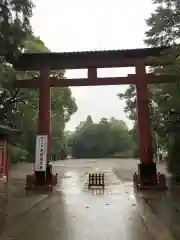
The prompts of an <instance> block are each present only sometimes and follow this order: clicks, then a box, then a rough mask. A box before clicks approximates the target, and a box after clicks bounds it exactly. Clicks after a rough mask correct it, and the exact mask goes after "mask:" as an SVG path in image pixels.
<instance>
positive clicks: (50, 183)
mask: <svg viewBox="0 0 180 240" xmlns="http://www.w3.org/2000/svg"><path fill="white" fill-rule="evenodd" d="M57 177H58V175H57V174H55V175H53V174H52V167H51V166H48V167H47V169H46V171H44V172H35V173H34V174H32V175H27V176H26V185H25V188H26V190H40V191H41V190H42V191H52V190H53V187H54V186H55V185H56V184H57Z"/></svg>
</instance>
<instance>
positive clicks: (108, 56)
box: [14, 48, 173, 187]
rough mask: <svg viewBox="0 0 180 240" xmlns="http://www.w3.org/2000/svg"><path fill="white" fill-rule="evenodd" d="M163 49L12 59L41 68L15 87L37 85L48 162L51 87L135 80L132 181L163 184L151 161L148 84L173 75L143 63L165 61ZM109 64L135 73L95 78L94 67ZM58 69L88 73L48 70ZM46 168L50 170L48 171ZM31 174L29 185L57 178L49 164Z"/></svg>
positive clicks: (26, 68)
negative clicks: (136, 137) (136, 160)
mask: <svg viewBox="0 0 180 240" xmlns="http://www.w3.org/2000/svg"><path fill="white" fill-rule="evenodd" d="M164 50H167V48H145V49H132V50H131V49H129V50H113V51H94V52H67V53H66V52H65V53H24V54H22V55H20V56H19V58H18V59H17V61H16V62H15V63H14V68H15V69H16V70H18V71H40V77H39V78H35V79H29V80H18V81H16V82H15V87H17V88H39V93H40V98H39V126H38V134H40V135H46V136H47V138H48V151H47V163H49V161H50V148H51V147H50V146H51V145H50V143H51V87H67V86H99V85H119V84H135V85H136V92H137V95H136V96H137V116H138V127H139V133H140V164H139V167H138V170H139V174H138V175H136V174H135V176H134V181H135V182H136V183H137V182H138V184H140V185H141V186H143V187H145V186H148V187H152V186H156V187H157V186H159V185H158V184H159V183H160V182H161V185H164V186H163V187H165V181H164V182H163V181H162V179H164V178H163V176H161V175H160V176H161V177H158V176H159V175H158V174H157V170H156V164H155V163H154V162H153V151H152V137H151V126H150V121H149V106H148V89H147V84H151V83H163V82H172V81H173V79H172V78H171V79H169V77H167V76H165V75H164V76H162V75H154V74H146V66H156V65H159V64H161V65H164V64H168V63H167V58H164V57H163V58H161V57H160V56H161V55H162V53H163V52H164ZM158 57H160V58H158ZM108 67H135V69H136V74H131V75H128V76H127V77H106V78H98V77H97V68H108ZM59 69H88V77H87V78H83V79H82V78H80V79H79V78H78V79H61V80H59V79H57V78H55V77H50V71H51V70H59ZM47 166H48V164H47ZM47 171H48V173H50V174H48V175H47V174H46V173H47ZM34 176H35V177H32V176H31V177H30V176H27V185H28V186H30V185H33V187H35V186H39V185H41V186H46V185H47V184H48V185H53V184H54V185H55V184H56V181H57V178H56V177H53V175H52V172H50V171H49V168H48V167H47V170H46V171H44V172H39V171H35V174H34ZM48 176H49V177H48ZM30 179H31V180H30ZM32 179H33V180H32ZM160 180H161V181H160ZM32 181H33V182H32ZM162 182H163V184H162Z"/></svg>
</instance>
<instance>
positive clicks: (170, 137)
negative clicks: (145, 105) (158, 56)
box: [121, 0, 180, 176]
mask: <svg viewBox="0 0 180 240" xmlns="http://www.w3.org/2000/svg"><path fill="white" fill-rule="evenodd" d="M152 2H153V4H155V6H156V9H155V11H154V13H152V14H151V16H150V17H149V19H147V21H146V22H147V26H148V31H147V32H146V39H145V43H146V44H147V45H148V46H164V45H165V46H169V45H171V46H172V50H171V51H170V52H165V53H164V54H165V56H164V57H166V58H167V57H169V56H170V57H171V59H172V60H173V61H172V65H170V66H166V67H163V68H162V67H157V68H156V69H151V70H152V71H156V72H160V73H161V72H163V73H167V72H168V73H169V72H170V73H175V74H176V75H177V77H178V75H179V66H180V62H179V61H180V60H179V58H177V57H176V56H178V55H179V53H180V48H179V33H180V2H179V1H178V0H154V1H152ZM179 93H180V91H179V84H178V83H172V84H171V83H168V84H156V85H155V84H154V85H150V86H149V100H150V104H149V106H150V114H151V123H152V130H153V132H154V130H155V132H156V134H157V135H158V138H159V144H160V146H161V147H162V148H165V149H168V155H169V157H168V158H169V159H168V165H169V170H170V172H171V173H172V174H174V175H175V176H176V175H177V174H179V171H180V163H179V164H177V161H178V160H177V159H179V156H178V154H179V153H178V151H179V150H178V149H179V129H180V120H179V119H180V107H179V106H180V97H179V96H180V95H179ZM134 94H135V89H133V87H132V86H130V88H129V89H128V90H127V91H126V93H125V94H124V95H123V96H121V97H123V98H125V99H126V109H125V111H126V112H127V113H129V116H130V117H131V119H132V116H133V118H134V119H135V117H134V116H135V105H134V104H135V100H134V98H133V97H134ZM134 119H133V120H134ZM153 139H155V137H153ZM172 166H176V167H172Z"/></svg>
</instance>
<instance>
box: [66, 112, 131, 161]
mask: <svg viewBox="0 0 180 240" xmlns="http://www.w3.org/2000/svg"><path fill="white" fill-rule="evenodd" d="M70 144H71V147H72V156H73V157H76V158H86V157H89V158H103V157H109V156H114V155H115V154H122V155H123V154H124V155H126V153H127V152H128V151H130V150H132V148H133V147H134V143H133V141H132V138H131V136H130V134H129V131H128V128H127V126H126V124H125V123H124V122H123V121H119V120H116V119H114V118H112V119H110V120H108V119H106V118H102V119H101V120H100V121H99V123H93V121H92V118H91V117H90V116H89V117H87V119H86V121H85V122H84V123H81V124H80V126H79V127H77V128H76V130H75V132H74V133H73V134H72V136H71V139H70Z"/></svg>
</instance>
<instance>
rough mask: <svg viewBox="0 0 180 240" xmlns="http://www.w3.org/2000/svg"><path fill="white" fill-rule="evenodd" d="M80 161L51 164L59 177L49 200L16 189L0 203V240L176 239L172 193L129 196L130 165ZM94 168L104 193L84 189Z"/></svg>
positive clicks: (176, 211) (178, 215)
mask: <svg viewBox="0 0 180 240" xmlns="http://www.w3.org/2000/svg"><path fill="white" fill-rule="evenodd" d="M75 161H76V163H75ZM84 161H86V162H83V161H82V160H74V162H73V161H71V160H68V161H65V162H57V163H55V166H54V170H56V171H58V172H59V173H60V176H61V177H60V179H59V183H58V186H57V188H56V190H55V191H54V193H53V194H52V196H51V195H50V196H48V195H40V196H39V195H29V196H25V193H24V192H23V191H22V186H21V187H20V186H19V189H21V190H20V191H19V193H18V194H12V196H11V197H10V198H9V201H8V202H7V201H4V209H5V206H6V214H4V215H2V211H1V216H4V222H6V223H5V224H4V226H3V227H2V225H1V235H0V239H1V240H5V239H8V240H31V239H34V240H39V239H43V240H50V239H52V240H61V239H62V240H85V239H87V240H88V239H93V240H96V239H98V240H99V239H107V240H108V239H111V240H112V239H113V240H116V239H121V240H144V239H147V240H151V239H153V240H156V239H158V240H161V239H162V240H175V239H180V234H179V230H178V229H179V226H180V225H179V223H180V212H179V209H180V204H179V200H180V199H179V195H178V194H177V191H175V192H172V191H171V192H167V193H157V192H155V193H153V192H151V193H150V192H148V193H135V192H134V189H133V187H132V181H130V179H132V172H133V171H134V169H133V167H132V168H131V167H129V166H125V165H126V164H123V162H121V164H119V163H118V164H117V162H116V161H107V160H105V161H102V160H99V161H94V160H84ZM133 164H134V162H133V163H131V165H133ZM123 166H124V169H123ZM94 170H97V171H98V170H101V171H103V172H104V173H105V182H106V188H105V191H104V193H103V192H102V191H98V190H94V191H88V189H87V175H88V172H90V171H94ZM125 173H126V174H125ZM117 176H118V177H117ZM124 176H126V177H124ZM128 179H129V180H128ZM20 185H21V184H20ZM41 198H42V199H41ZM10 199H11V201H10ZM18 199H19V203H18ZM43 199H44V200H43ZM6 200H7V199H6ZM13 201H14V202H13ZM167 205H168V207H167ZM178 205H179V207H178ZM0 208H1V209H3V201H2V202H1V207H0ZM7 209H9V210H8V211H7ZM165 209H166V210H165ZM172 209H173V210H172ZM173 211H174V212H173Z"/></svg>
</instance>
